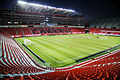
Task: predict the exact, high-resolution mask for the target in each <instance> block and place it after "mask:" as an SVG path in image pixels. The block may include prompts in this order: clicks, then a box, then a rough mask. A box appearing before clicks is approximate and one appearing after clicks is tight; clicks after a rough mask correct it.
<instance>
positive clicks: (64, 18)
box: [0, 0, 120, 80]
mask: <svg viewBox="0 0 120 80" xmlns="http://www.w3.org/2000/svg"><path fill="white" fill-rule="evenodd" d="M41 1H42V0H41ZM0 80H120V16H117V17H107V18H100V19H94V20H91V21H90V22H89V23H88V22H87V21H86V15H85V14H84V13H82V12H78V11H76V10H74V9H67V8H59V7H52V6H48V5H44V4H39V3H34V2H29V0H18V1H17V2H16V3H15V4H14V5H13V6H12V8H11V9H5V8H0Z"/></svg>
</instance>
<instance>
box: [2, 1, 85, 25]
mask: <svg viewBox="0 0 120 80" xmlns="http://www.w3.org/2000/svg"><path fill="white" fill-rule="evenodd" d="M0 12H1V16H0V20H1V21H0V24H1V25H6V24H9V25H26V24H27V25H28V26H33V27H34V25H39V27H40V26H41V25H43V26H44V25H46V26H52V25H63V26H64V25H65V26H79V27H84V25H85V19H84V15H83V14H80V13H77V12H75V11H74V10H69V9H62V8H56V7H51V6H46V5H40V4H34V3H27V2H24V1H18V3H17V4H15V5H14V6H13V8H12V10H5V9H0ZM35 27H36V26H35Z"/></svg>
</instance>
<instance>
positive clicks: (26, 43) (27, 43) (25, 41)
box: [24, 39, 32, 45]
mask: <svg viewBox="0 0 120 80" xmlns="http://www.w3.org/2000/svg"><path fill="white" fill-rule="evenodd" d="M31 43H32V42H31V41H30V40H29V39H24V44H25V45H31Z"/></svg>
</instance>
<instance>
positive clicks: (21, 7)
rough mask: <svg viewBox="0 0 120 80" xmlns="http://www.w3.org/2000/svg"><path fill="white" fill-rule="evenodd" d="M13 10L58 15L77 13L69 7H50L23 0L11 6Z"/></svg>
mask: <svg viewBox="0 0 120 80" xmlns="http://www.w3.org/2000/svg"><path fill="white" fill-rule="evenodd" d="M13 10H17V11H28V12H40V13H49V14H59V15H73V14H78V13H77V12H76V11H75V10H71V9H64V8H56V7H52V6H48V5H42V4H37V3H29V2H25V1H18V2H17V4H16V5H15V6H14V7H13Z"/></svg>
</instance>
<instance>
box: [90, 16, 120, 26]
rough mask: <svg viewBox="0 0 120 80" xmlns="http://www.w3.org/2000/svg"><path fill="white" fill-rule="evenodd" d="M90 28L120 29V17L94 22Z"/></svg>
mask: <svg viewBox="0 0 120 80" xmlns="http://www.w3.org/2000/svg"><path fill="white" fill-rule="evenodd" d="M90 28H120V17H117V18H104V19H97V20H94V21H92V22H91V24H90Z"/></svg>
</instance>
